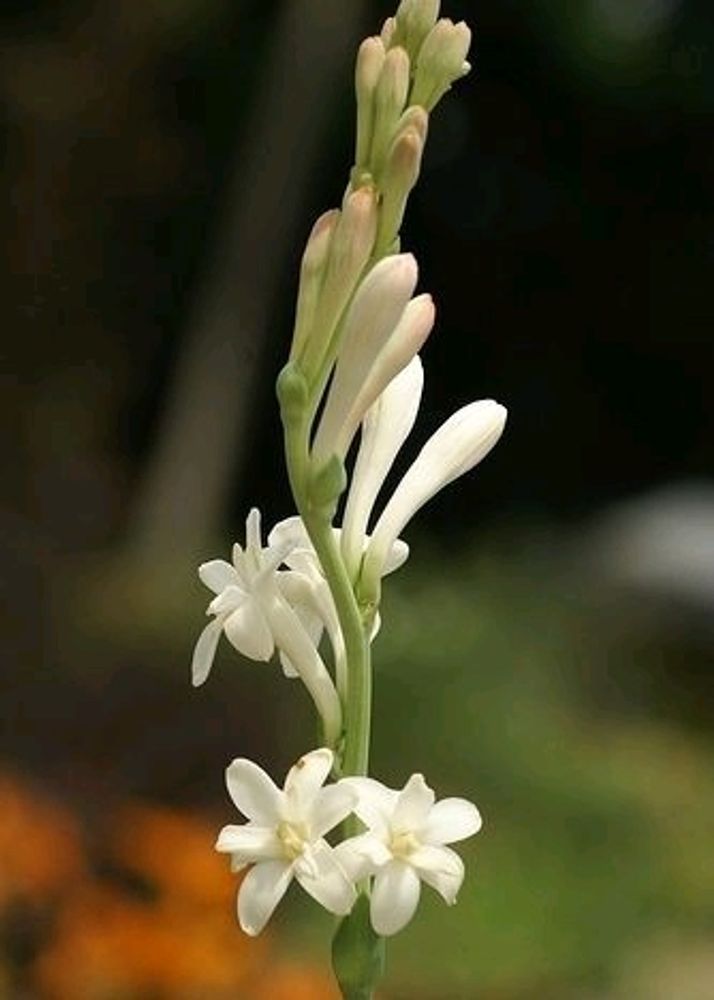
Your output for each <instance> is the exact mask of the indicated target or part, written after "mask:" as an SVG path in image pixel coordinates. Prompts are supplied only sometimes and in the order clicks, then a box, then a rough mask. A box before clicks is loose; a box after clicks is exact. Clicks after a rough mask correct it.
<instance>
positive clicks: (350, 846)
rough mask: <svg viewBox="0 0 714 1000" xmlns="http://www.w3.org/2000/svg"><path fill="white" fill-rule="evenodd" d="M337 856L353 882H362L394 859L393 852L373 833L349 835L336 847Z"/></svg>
mask: <svg viewBox="0 0 714 1000" xmlns="http://www.w3.org/2000/svg"><path fill="white" fill-rule="evenodd" d="M335 857H336V858H337V861H338V863H339V864H340V866H341V867H342V868H343V869H344V871H345V872H346V874H347V876H348V877H349V878H350V879H352V881H353V882H361V881H362V879H364V878H367V876H368V875H373V874H374V873H375V872H376V871H377V870H378V869H379V868H381V867H382V866H383V865H386V864H388V863H389V862H390V861H391V860H392V852H391V851H390V850H389V848H388V847H387V845H386V844H385V843H384V841H383V840H382V839H381V838H380V837H377V836H376V835H375V834H373V833H361V834H359V835H358V836H356V837H349V838H348V839H347V840H343V841H342V843H340V844H338V845H337V846H336V847H335Z"/></svg>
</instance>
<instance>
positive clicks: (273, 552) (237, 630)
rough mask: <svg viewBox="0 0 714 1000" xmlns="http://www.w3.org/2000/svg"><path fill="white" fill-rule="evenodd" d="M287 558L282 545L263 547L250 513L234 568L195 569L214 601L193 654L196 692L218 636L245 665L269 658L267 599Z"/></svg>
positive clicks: (222, 564)
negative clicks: (244, 657) (224, 635)
mask: <svg viewBox="0 0 714 1000" xmlns="http://www.w3.org/2000/svg"><path fill="white" fill-rule="evenodd" d="M286 555H287V550H286V548H285V546H281V547H279V548H278V547H275V546H271V545H269V546H268V548H267V549H264V548H263V545H262V542H261V537H260V512H259V511H258V510H256V509H255V508H253V509H252V510H251V512H250V513H249V514H248V517H247V520H246V546H245V550H244V549H243V548H241V546H240V545H239V544H238V543H237V542H236V544H235V545H234V546H233V563H232V564H231V563H229V562H226V561H225V559H213V560H211V561H210V562H206V563H203V564H202V565H201V566H199V568H198V575H199V577H200V578H201V582H202V583H204V584H205V585H206V586H207V587H208V588H209V590H212V591H213V593H214V594H215V595H216V596H215V597H214V599H213V600H212V601H211V603H210V604H209V605H208V609H207V611H206V614H208V615H214V616H215V617H214V619H213V621H211V622H209V624H208V625H207V626H206V627H205V629H204V630H203V632H202V633H201V635H200V636H199V639H198V642H197V643H196V647H195V649H194V652H193V663H192V667H191V673H192V677H193V683H194V685H195V686H196V687H198V686H199V685H201V684H203V682H204V681H205V680H206V678H207V677H208V675H209V673H210V670H211V666H212V665H213V658H214V656H215V652H216V646H217V645H218V640H219V638H220V635H221V632H225V634H226V638H227V639H228V641H229V642H230V643H231V645H233V646H235V648H236V649H237V650H238V652H239V653H242V654H243V656H247V657H248V659H249V660H269V659H270V657H271V656H272V655H273V650H274V649H275V640H274V638H273V633H272V631H271V629H270V625H269V624H268V620H267V615H266V604H267V602H268V601H269V600H270V598H271V596H272V595H271V593H270V585H271V583H272V582H273V580H272V578H273V576H274V574H275V571H276V570H277V568H278V566H279V565H280V563H281V562H282V561H283V560H284V558H285V556H286Z"/></svg>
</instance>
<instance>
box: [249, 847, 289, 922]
mask: <svg viewBox="0 0 714 1000" xmlns="http://www.w3.org/2000/svg"><path fill="white" fill-rule="evenodd" d="M292 877H293V866H292V863H291V862H289V861H261V862H260V864H257V865H256V866H255V867H254V868H251V870H250V871H249V872H248V874H247V875H246V876H245V878H244V879H243V883H242V884H241V887H240V890H239V892H238V921H239V923H240V925H241V927H242V928H243V930H244V931H245V933H246V934H250V935H251V937H255V935H256V934H260V932H261V931H262V930H263V928H264V927H265V925H266V924H267V922H268V921H269V920H270V918H271V916H272V915H273V911H274V910H275V907H276V906H277V905H278V903H279V902H280V900H281V899H282V898H283V896H284V895H285V892H286V890H287V888H288V886H289V885H290V882H291V880H292Z"/></svg>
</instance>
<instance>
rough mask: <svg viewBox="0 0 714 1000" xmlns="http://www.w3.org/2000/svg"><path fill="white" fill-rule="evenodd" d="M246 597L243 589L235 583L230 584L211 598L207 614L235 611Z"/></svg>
mask: <svg viewBox="0 0 714 1000" xmlns="http://www.w3.org/2000/svg"><path fill="white" fill-rule="evenodd" d="M247 598H248V594H246V592H245V590H244V589H243V588H242V587H239V586H237V585H236V584H231V585H230V586H229V587H226V588H225V590H222V591H221V592H220V594H218V595H217V596H216V597H214V598H213V600H212V601H211V603H210V604H209V605H208V614H209V615H223V614H227V613H230V612H231V611H236V610H237V609H238V608H239V607H240V606H241V604H243V602H244V601H245V600H246V599H247Z"/></svg>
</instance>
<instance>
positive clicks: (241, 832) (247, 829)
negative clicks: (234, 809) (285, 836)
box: [216, 823, 284, 864]
mask: <svg viewBox="0 0 714 1000" xmlns="http://www.w3.org/2000/svg"><path fill="white" fill-rule="evenodd" d="M216 850H217V851H219V852H220V853H221V854H231V855H233V857H232V859H231V860H232V861H235V862H238V863H240V864H252V863H253V862H255V861H269V860H271V859H275V858H284V850H283V845H282V843H281V841H280V839H279V838H278V835H277V834H276V832H275V829H274V828H273V827H267V826H253V825H252V824H248V823H246V824H243V825H241V826H236V825H232V826H224V827H223V829H222V830H221V832H220V833H219V834H218V840H217V841H216Z"/></svg>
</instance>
